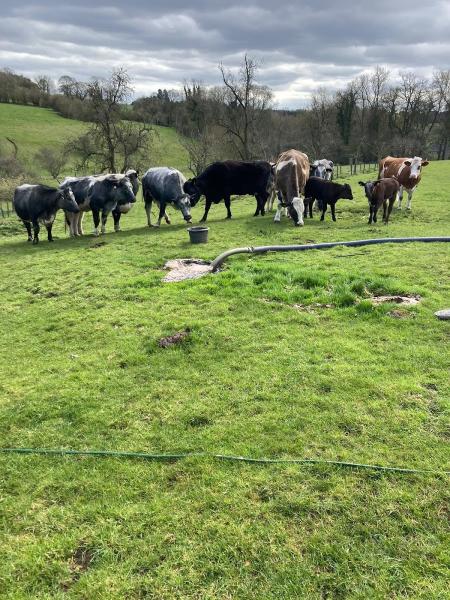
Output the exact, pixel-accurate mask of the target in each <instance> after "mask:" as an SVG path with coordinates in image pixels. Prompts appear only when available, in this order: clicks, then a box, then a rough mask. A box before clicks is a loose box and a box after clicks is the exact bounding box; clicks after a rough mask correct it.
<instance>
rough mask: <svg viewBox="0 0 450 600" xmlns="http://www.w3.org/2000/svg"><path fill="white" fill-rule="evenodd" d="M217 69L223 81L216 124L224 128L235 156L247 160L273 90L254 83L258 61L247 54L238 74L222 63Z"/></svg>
mask: <svg viewBox="0 0 450 600" xmlns="http://www.w3.org/2000/svg"><path fill="white" fill-rule="evenodd" d="M219 70H220V73H221V75H222V80H223V83H224V90H223V92H224V93H223V99H222V100H223V105H224V109H223V112H222V114H221V115H219V118H218V123H219V125H221V126H222V127H223V128H224V130H225V132H226V134H227V136H228V138H229V140H230V141H231V143H232V144H233V146H234V148H235V150H236V153H237V155H238V156H239V157H240V158H242V159H243V160H249V159H250V158H253V157H254V155H255V153H256V152H255V151H256V148H257V146H258V138H259V137H260V135H261V132H260V131H259V130H258V129H259V127H260V124H261V121H262V118H263V117H264V115H265V113H266V112H267V111H268V109H269V108H270V107H271V104H272V92H271V90H270V89H269V88H268V87H266V86H263V85H259V84H258V83H256V74H257V70H258V64H257V62H256V61H255V60H254V59H252V58H249V57H248V56H247V55H245V56H244V62H243V64H242V65H241V67H240V69H239V73H238V75H237V76H235V75H234V74H232V73H231V72H230V71H227V70H225V67H224V66H223V64H220V65H219Z"/></svg>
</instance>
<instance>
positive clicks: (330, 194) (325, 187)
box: [304, 177, 353, 221]
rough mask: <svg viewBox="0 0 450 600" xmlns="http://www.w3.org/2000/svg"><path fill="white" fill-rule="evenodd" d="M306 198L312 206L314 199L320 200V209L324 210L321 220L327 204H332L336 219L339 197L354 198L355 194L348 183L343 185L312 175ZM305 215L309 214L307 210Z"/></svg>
mask: <svg viewBox="0 0 450 600" xmlns="http://www.w3.org/2000/svg"><path fill="white" fill-rule="evenodd" d="M305 198H308V201H309V204H310V206H312V204H313V202H314V200H317V201H318V203H319V209H320V210H321V211H322V216H321V217H320V220H321V221H323V220H324V218H325V213H326V210H327V206H328V205H330V207H331V216H332V219H333V221H336V214H335V206H336V202H337V201H338V200H339V198H346V199H347V200H353V194H352V189H351V187H350V186H349V185H348V183H345V184H344V185H341V184H340V183H334V182H333V181H326V180H324V179H321V178H320V177H310V178H309V179H308V181H307V182H306V186H305ZM304 216H305V217H306V216H307V215H306V211H305V215H304ZM310 216H311V217H312V213H310Z"/></svg>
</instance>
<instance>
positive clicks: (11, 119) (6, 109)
mask: <svg viewBox="0 0 450 600" xmlns="http://www.w3.org/2000/svg"><path fill="white" fill-rule="evenodd" d="M86 128H87V124H86V123H83V122H81V121H76V120H74V119H65V118H64V117H61V116H59V115H58V114H57V113H56V112H55V111H53V110H51V109H48V108H36V107H33V106H19V105H15V104H4V103H0V140H2V141H4V140H5V137H9V138H11V139H13V140H14V141H15V142H16V144H17V145H18V147H19V155H18V157H19V159H20V160H21V161H22V162H23V163H24V164H26V165H29V166H30V167H31V168H32V170H33V171H34V172H39V167H36V165H35V164H34V155H35V154H36V152H37V151H38V150H39V148H42V147H43V146H44V147H45V146H47V147H57V148H62V147H63V146H64V144H65V143H66V141H67V140H68V139H70V138H72V137H75V136H78V135H80V134H81V133H83V131H85V129H86ZM154 129H155V131H156V134H157V135H156V136H155V144H154V153H153V155H152V156H151V157H149V164H148V166H149V167H150V166H158V165H170V166H173V167H176V168H177V169H180V170H182V171H186V170H187V153H186V150H185V149H184V148H183V147H182V146H181V144H180V141H179V137H178V134H177V133H176V131H175V130H174V129H171V128H168V127H159V126H154ZM65 174H67V175H69V174H72V173H71V172H70V167H69V169H68V171H67V173H65ZM186 174H187V173H186Z"/></svg>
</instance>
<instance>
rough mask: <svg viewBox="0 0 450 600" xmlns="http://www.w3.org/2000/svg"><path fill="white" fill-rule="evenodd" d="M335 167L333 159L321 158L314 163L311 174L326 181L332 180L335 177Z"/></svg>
mask: <svg viewBox="0 0 450 600" xmlns="http://www.w3.org/2000/svg"><path fill="white" fill-rule="evenodd" d="M333 169H334V163H333V161H332V160H328V158H321V159H319V160H315V161H314V162H313V163H312V165H311V167H310V173H309V174H310V175H311V177H320V179H325V181H331V180H332V179H333Z"/></svg>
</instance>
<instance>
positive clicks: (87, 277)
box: [0, 128, 450, 600]
mask: <svg viewBox="0 0 450 600" xmlns="http://www.w3.org/2000/svg"><path fill="white" fill-rule="evenodd" d="M0 131H1V128H0ZM170 135H172V134H170ZM24 139H26V138H25V137H24ZM168 144H169V149H170V148H172V150H171V151H172V152H173V157H174V159H173V160H176V157H177V156H178V157H179V158H180V164H179V165H176V164H175V165H174V166H180V167H182V162H181V155H180V154H179V149H178V147H172V146H175V145H174V144H172V142H170V141H169V142H168ZM166 162H167V163H169V162H170V161H169V160H167V161H166ZM360 178H361V177H360V175H359V174H358V175H357V176H356V177H355V176H352V177H351V178H349V180H348V181H349V182H350V183H351V184H352V188H353V191H354V196H355V202H348V201H345V200H340V201H339V202H338V204H337V218H338V221H337V223H333V222H332V221H331V219H330V215H327V218H326V219H327V220H326V221H325V222H324V223H320V222H319V220H318V217H317V215H316V216H315V218H314V219H313V221H309V220H308V221H306V224H305V227H303V228H295V227H293V226H292V223H291V222H290V221H288V220H286V219H284V220H283V221H282V223H281V224H278V225H277V224H275V223H273V214H272V215H267V216H265V217H263V218H261V217H258V218H254V217H253V216H251V215H252V214H253V212H254V209H255V200H254V199H249V198H247V199H236V200H234V201H233V203H232V212H233V219H232V220H231V221H227V220H225V219H224V216H225V214H226V211H225V207H224V206H223V204H220V205H217V206H213V207H212V209H211V211H210V219H209V221H208V224H209V227H210V242H209V243H208V244H207V245H203V246H199V247H195V246H191V245H190V244H189V242H188V235H187V232H186V226H185V224H184V223H183V221H182V218H181V215H180V214H179V213H177V212H175V211H174V210H171V213H170V214H171V217H172V222H173V224H172V225H171V226H167V225H164V226H162V227H161V228H160V229H156V228H153V229H148V228H147V227H146V226H145V213H144V210H143V204H142V202H141V201H138V203H137V204H136V206H135V207H134V208H133V210H132V211H131V212H130V213H129V214H128V215H125V216H124V217H123V219H122V221H123V225H122V227H123V231H122V232H121V233H118V234H114V233H108V234H106V235H105V236H103V237H101V238H93V237H91V236H89V235H88V236H85V237H84V238H82V239H76V240H71V239H68V238H67V235H66V234H65V232H64V228H63V224H62V223H63V221H62V217H61V215H59V217H58V220H57V226H56V232H55V234H56V237H57V238H58V239H57V240H56V241H55V243H54V244H48V243H47V242H46V241H42V243H41V244H39V246H38V247H32V246H31V245H29V244H27V243H26V242H25V234H24V231H23V229H22V228H21V227H20V226H19V225H18V223H17V218H15V217H10V218H8V219H6V220H4V221H3V223H2V222H1V220H0V224H1V227H0V232H1V231H3V233H4V235H3V236H2V237H1V238H0V270H1V277H0V322H1V323H2V327H1V328H0V437H1V439H2V442H1V445H2V446H23V447H58V448H59V447H64V448H77V449H86V448H99V449H111V450H136V451H139V450H141V451H146V452H164V453H166V452H167V453H171V452H185V451H186V452H188V451H207V452H214V453H223V454H237V455H251V456H257V457H262V456H266V457H276V456H278V457H281V456H284V457H289V456H291V457H292V456H300V457H301V456H305V457H310V458H323V459H328V460H348V461H356V462H368V463H376V464H384V465H397V466H402V465H403V466H410V467H415V468H425V469H436V470H442V469H447V470H448V469H449V465H448V441H449V436H450V431H449V426H448V423H449V420H448V406H449V405H448V401H449V392H448V362H449V360H448V359H449V353H448V341H449V327H448V322H443V321H438V320H437V319H436V318H435V317H434V314H433V313H434V311H436V310H438V309H440V308H445V307H448V306H449V292H450V281H449V276H448V273H449V266H450V261H449V248H448V245H446V246H445V245H443V244H433V245H419V244H413V245H404V246H378V247H366V248H347V249H343V248H340V249H339V248H336V249H334V250H331V251H311V252H308V253H304V254H295V253H292V254H283V255H280V254H269V255H267V256H258V257H250V256H246V255H243V256H237V257H233V258H230V259H229V261H228V263H227V264H226V268H225V270H224V271H223V272H222V273H219V274H218V275H215V276H208V277H206V278H203V279H200V280H197V281H190V282H189V281H187V282H183V283H178V284H163V283H161V278H162V277H163V275H164V271H163V269H162V267H163V265H164V263H165V262H166V260H168V259H170V258H177V257H199V258H207V259H212V258H214V257H215V256H216V255H217V254H219V253H220V252H221V251H222V250H225V249H227V248H231V247H236V246H247V245H263V244H264V245H266V244H274V243H281V244H283V243H286V244H289V243H304V242H308V241H310V242H312V241H314V242H320V241H332V240H343V239H358V238H365V237H385V236H387V235H389V236H393V237H396V236H416V235H417V236H419V235H446V234H448V230H449V227H448V224H449V217H450V204H449V200H448V181H449V178H450V163H449V162H448V161H446V162H439V163H431V164H430V165H429V166H428V167H426V169H425V173H424V177H423V181H422V182H421V184H420V187H419V189H418V191H417V193H416V195H415V196H414V198H413V210H412V211H411V212H406V211H401V212H399V211H397V210H394V212H393V214H392V222H391V224H390V225H389V226H388V227H385V226H383V225H382V224H379V225H378V226H376V227H372V226H370V227H369V226H368V225H367V217H368V215H367V205H366V201H365V199H364V197H363V192H362V189H361V188H360V187H359V186H357V184H356V182H357V181H358V180H359V179H360ZM202 209H203V202H202V203H201V206H198V207H196V208H195V209H194V210H193V215H194V222H196V221H198V220H199V218H200V217H201V214H202ZM90 228H91V220H90V215H87V217H86V230H87V231H89V230H90ZM108 230H109V231H110V232H111V230H112V224H111V222H108ZM44 238H45V236H44ZM386 293H394V294H408V295H413V294H419V295H420V296H421V302H420V303H419V304H418V305H415V306H411V307H402V306H399V305H395V304H387V305H382V306H379V307H373V306H372V304H371V302H370V298H371V297H372V296H374V295H379V294H386ZM186 328H189V329H190V335H189V337H188V338H187V339H186V340H185V341H184V342H183V343H182V344H181V345H178V346H174V347H172V348H167V349H164V348H160V347H159V346H158V340H159V339H160V338H162V337H163V336H167V335H171V334H173V333H175V332H177V331H182V330H185V329H186ZM0 500H1V502H0V519H1V531H2V533H1V536H2V537H1V542H2V543H1V544H0V556H1V561H0V595H1V597H2V598H6V599H13V598H14V599H16V598H39V599H44V598H61V599H62V598H108V599H111V598H112V599H122V598H136V599H138V598H158V600H159V599H167V600H169V599H170V600H171V599H173V598H180V599H181V598H183V599H184V598H186V599H194V598H195V599H200V598H201V599H211V600H213V599H214V600H216V599H228V598H233V599H234V598H239V599H260V598H265V599H266V598H267V599H274V600H275V599H276V600H279V599H283V598H286V599H287V598H308V600H309V599H310V598H311V599H313V600H314V599H318V600H319V599H322V598H333V599H335V598H336V599H338V598H342V599H344V598H345V599H347V598H354V599H361V600H362V599H366V598H424V599H425V598H426V599H427V600H428V599H430V598H432V599H436V600H437V599H441V598H445V597H447V594H448V592H446V591H445V590H446V589H447V588H448V505H449V504H448V502H449V494H448V477H445V476H423V475H400V474H395V473H380V472H371V471H357V470H349V469H341V468H335V467H319V466H311V467H294V466H264V467H260V466H251V465H244V464H242V465H240V464H228V463H218V462H213V461H209V460H199V459H191V460H188V461H184V462H174V463H171V464H166V463H164V464H161V463H149V462H147V463H144V462H140V461H132V460H116V459H98V458H97V459H93V458H82V459H75V458H50V457H39V456H14V455H10V456H5V455H1V454H0Z"/></svg>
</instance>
